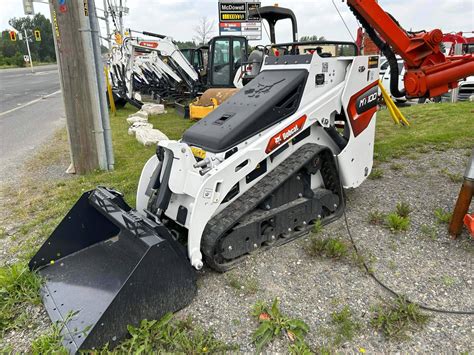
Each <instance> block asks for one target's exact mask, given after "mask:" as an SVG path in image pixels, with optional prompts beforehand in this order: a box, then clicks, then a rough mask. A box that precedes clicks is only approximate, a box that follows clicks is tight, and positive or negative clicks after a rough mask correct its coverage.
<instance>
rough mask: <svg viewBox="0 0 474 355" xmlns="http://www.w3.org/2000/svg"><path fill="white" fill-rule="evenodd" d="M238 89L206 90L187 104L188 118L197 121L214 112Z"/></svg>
mask: <svg viewBox="0 0 474 355" xmlns="http://www.w3.org/2000/svg"><path fill="white" fill-rule="evenodd" d="M237 91H239V89H235V88H234V89H225V88H220V89H207V90H206V91H204V93H203V94H202V95H201V97H199V98H198V99H196V101H194V102H193V103H191V104H189V118H190V119H192V120H194V121H198V120H200V119H202V118H204V117H206V116H207V114H209V113H210V112H212V111H214V110H215V109H216V108H217V107H218V106H219V105H220V104H222V103H223V102H224V101H225V100H227V99H228V98H229V97H231V96H232V95H234V94H235V93H236V92H237Z"/></svg>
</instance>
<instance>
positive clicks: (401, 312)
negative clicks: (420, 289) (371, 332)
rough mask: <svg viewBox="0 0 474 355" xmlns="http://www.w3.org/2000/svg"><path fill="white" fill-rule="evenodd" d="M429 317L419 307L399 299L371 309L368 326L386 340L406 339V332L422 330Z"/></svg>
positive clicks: (402, 298)
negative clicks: (381, 334)
mask: <svg viewBox="0 0 474 355" xmlns="http://www.w3.org/2000/svg"><path fill="white" fill-rule="evenodd" d="M429 319H430V317H429V316H428V315H426V314H424V313H423V312H421V311H420V309H419V307H418V306H417V305H415V304H413V303H409V302H407V300H406V298H405V297H399V298H397V299H396V300H394V301H393V302H390V303H389V302H385V303H381V304H378V305H376V306H375V307H373V316H372V319H371V321H370V324H371V325H372V326H373V327H374V328H375V329H377V330H379V331H382V333H383V334H384V335H385V336H386V337H388V338H395V339H404V338H407V332H408V331H415V330H417V329H420V328H423V327H424V326H425V324H426V323H427V322H428V320H429Z"/></svg>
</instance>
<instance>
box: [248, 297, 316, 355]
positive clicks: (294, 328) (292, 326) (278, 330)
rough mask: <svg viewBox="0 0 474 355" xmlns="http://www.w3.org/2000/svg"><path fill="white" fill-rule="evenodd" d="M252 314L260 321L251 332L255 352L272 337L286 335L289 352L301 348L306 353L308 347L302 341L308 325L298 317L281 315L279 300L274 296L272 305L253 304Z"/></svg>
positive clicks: (259, 350) (260, 349) (294, 351)
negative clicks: (289, 345) (289, 344)
mask: <svg viewBox="0 0 474 355" xmlns="http://www.w3.org/2000/svg"><path fill="white" fill-rule="evenodd" d="M252 316H254V317H255V318H256V319H257V320H258V322H259V323H260V325H259V327H258V328H257V329H256V330H255V332H254V333H253V336H252V339H253V342H254V344H255V346H256V348H257V353H260V352H261V351H262V349H263V348H264V347H265V346H266V345H267V344H268V343H270V342H271V341H272V340H273V339H274V338H276V337H279V336H280V337H281V336H282V335H286V337H287V338H288V340H289V341H290V343H291V345H295V346H293V347H290V349H289V350H290V352H293V353H296V352H297V351H299V350H301V351H303V353H308V352H309V351H310V350H309V347H308V346H307V344H306V343H305V341H304V336H305V335H306V333H308V331H309V326H308V325H307V324H306V323H305V322H303V321H302V320H300V319H292V318H288V317H287V316H285V315H283V314H282V313H281V311H280V308H279V300H278V298H275V299H274V300H273V304H272V306H271V307H270V306H268V305H267V304H266V303H265V302H260V301H259V302H257V303H256V304H255V305H254V306H253V310H252Z"/></svg>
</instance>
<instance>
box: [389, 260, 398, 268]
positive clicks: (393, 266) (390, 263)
mask: <svg viewBox="0 0 474 355" xmlns="http://www.w3.org/2000/svg"><path fill="white" fill-rule="evenodd" d="M388 267H389V268H390V269H391V270H395V269H396V268H397V263H396V262H395V261H393V260H390V261H389V262H388Z"/></svg>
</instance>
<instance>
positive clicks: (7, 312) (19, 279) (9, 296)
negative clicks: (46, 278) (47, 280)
mask: <svg viewBox="0 0 474 355" xmlns="http://www.w3.org/2000/svg"><path fill="white" fill-rule="evenodd" d="M40 287H41V279H40V278H39V276H38V275H37V274H35V273H33V272H30V270H29V269H28V266H27V265H26V264H24V263H16V264H13V265H11V266H3V267H1V268H0V335H2V334H4V333H5V332H6V331H8V330H10V329H15V328H16V327H17V326H18V325H19V324H25V317H24V316H22V312H23V310H22V309H23V308H24V307H22V306H24V305H25V304H33V305H38V304H39V303H40V301H41V300H40V297H39V289H40Z"/></svg>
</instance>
